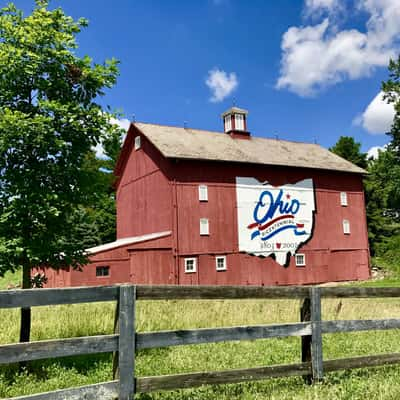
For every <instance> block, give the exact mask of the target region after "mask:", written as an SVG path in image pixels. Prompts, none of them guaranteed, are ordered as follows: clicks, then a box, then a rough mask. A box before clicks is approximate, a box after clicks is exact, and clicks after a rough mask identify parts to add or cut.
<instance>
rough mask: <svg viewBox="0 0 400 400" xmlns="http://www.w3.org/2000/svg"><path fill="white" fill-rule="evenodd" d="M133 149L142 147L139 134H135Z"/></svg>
mask: <svg viewBox="0 0 400 400" xmlns="http://www.w3.org/2000/svg"><path fill="white" fill-rule="evenodd" d="M134 147H135V150H139V149H140V148H141V147H142V140H141V137H140V136H135V146H134Z"/></svg>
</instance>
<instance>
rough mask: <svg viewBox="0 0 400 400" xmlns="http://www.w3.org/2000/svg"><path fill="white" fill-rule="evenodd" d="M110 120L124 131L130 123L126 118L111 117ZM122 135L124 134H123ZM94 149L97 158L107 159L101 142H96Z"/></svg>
mask: <svg viewBox="0 0 400 400" xmlns="http://www.w3.org/2000/svg"><path fill="white" fill-rule="evenodd" d="M110 122H111V123H112V124H114V125H118V126H119V127H120V128H122V129H124V130H125V133H126V132H127V131H128V129H129V125H130V124H131V122H130V121H129V120H128V119H126V118H122V119H117V118H111V119H110ZM123 136H125V135H123ZM94 150H95V151H96V157H97V158H100V159H101V160H105V159H107V156H106V155H105V154H104V148H103V145H102V144H101V143H98V144H97V145H96V147H95V148H94Z"/></svg>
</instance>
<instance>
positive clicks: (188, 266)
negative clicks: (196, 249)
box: [185, 257, 197, 274]
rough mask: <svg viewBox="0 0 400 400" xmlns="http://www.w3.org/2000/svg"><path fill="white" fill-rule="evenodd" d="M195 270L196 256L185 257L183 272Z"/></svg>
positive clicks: (188, 272)
mask: <svg viewBox="0 0 400 400" xmlns="http://www.w3.org/2000/svg"><path fill="white" fill-rule="evenodd" d="M196 270H197V260H196V258H194V257H193V258H185V272H186V273H187V274H190V273H192V272H196Z"/></svg>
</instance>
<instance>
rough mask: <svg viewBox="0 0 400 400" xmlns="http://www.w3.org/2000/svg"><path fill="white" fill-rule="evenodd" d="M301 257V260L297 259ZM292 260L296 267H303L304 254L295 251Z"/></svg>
mask: <svg viewBox="0 0 400 400" xmlns="http://www.w3.org/2000/svg"><path fill="white" fill-rule="evenodd" d="M300 257H303V262H301V261H299V259H298V258H300ZM294 260H295V263H296V267H305V266H306V255H305V254H304V253H296V254H295V255H294Z"/></svg>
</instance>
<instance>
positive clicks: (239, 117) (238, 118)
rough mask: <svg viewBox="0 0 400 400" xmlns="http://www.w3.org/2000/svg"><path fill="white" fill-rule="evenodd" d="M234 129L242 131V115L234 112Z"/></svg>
mask: <svg viewBox="0 0 400 400" xmlns="http://www.w3.org/2000/svg"><path fill="white" fill-rule="evenodd" d="M235 129H236V130H238V131H244V115H243V114H235Z"/></svg>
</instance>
